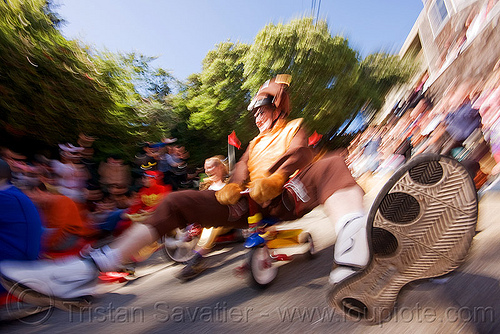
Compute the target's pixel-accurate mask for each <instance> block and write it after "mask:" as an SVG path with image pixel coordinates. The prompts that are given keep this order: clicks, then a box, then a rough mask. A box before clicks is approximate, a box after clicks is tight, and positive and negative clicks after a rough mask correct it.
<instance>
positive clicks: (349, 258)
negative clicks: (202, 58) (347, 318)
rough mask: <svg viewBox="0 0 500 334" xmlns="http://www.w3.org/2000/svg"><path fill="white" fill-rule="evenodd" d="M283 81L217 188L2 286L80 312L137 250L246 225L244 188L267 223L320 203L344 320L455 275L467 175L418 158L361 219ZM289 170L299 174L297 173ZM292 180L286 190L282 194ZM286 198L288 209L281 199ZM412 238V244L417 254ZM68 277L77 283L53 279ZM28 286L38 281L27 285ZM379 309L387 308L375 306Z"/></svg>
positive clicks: (267, 96) (469, 205) (21, 267)
mask: <svg viewBox="0 0 500 334" xmlns="http://www.w3.org/2000/svg"><path fill="white" fill-rule="evenodd" d="M289 83H290V77H289V76H287V75H278V76H277V77H276V78H273V79H271V80H268V81H266V82H265V83H264V84H263V85H262V86H261V87H260V89H259V91H258V92H257V94H256V95H255V97H254V98H253V99H252V101H251V103H250V105H249V107H248V109H249V111H250V112H251V114H252V115H253V117H254V118H255V124H256V125H257V127H258V129H259V132H260V133H259V135H257V137H255V138H254V139H253V140H252V141H251V142H250V143H249V145H248V148H247V150H246V152H245V153H244V154H243V156H242V158H241V159H240V161H239V162H238V163H237V164H236V165H235V168H234V170H233V174H232V175H231V178H230V180H229V183H228V184H227V185H226V186H225V187H224V188H222V189H221V190H219V191H195V190H185V191H179V192H174V193H172V194H170V195H169V196H167V197H166V198H165V199H164V200H163V201H162V202H161V203H160V204H159V205H158V207H157V209H156V211H155V212H154V214H152V215H151V216H150V217H148V219H147V220H145V221H144V222H143V223H141V224H135V225H134V226H132V227H130V228H129V230H127V231H126V232H125V233H124V235H123V237H122V238H120V239H118V240H116V241H115V242H113V243H111V244H110V245H109V246H105V247H103V248H101V249H97V250H95V251H93V252H91V253H90V254H89V255H88V257H86V258H74V259H72V260H71V261H66V262H64V263H60V262H52V261H37V262H35V263H29V264H28V263H23V262H4V263H1V264H0V272H1V273H2V284H4V285H5V286H6V287H7V288H8V289H11V291H12V292H13V293H17V294H18V295H20V296H23V297H24V296H26V294H25V293H23V291H29V292H34V293H37V300H38V301H39V304H43V302H44V299H43V297H44V296H48V297H47V299H49V300H55V301H56V306H58V307H60V308H67V307H68V305H70V302H71V301H74V304H76V305H78V304H77V303H78V301H81V300H82V299H85V297H86V296H88V295H93V294H94V293H95V288H96V278H97V275H98V273H99V271H115V270H117V269H118V268H119V267H120V266H121V265H122V263H124V262H126V261H128V260H129V259H130V257H132V256H133V254H134V253H135V252H137V251H138V250H140V249H141V248H142V247H144V246H145V245H148V244H151V243H152V242H154V241H155V240H158V238H159V237H160V236H163V235H166V234H168V233H170V232H171V231H173V230H174V229H176V228H182V227H185V226H187V225H189V224H191V223H192V222H197V223H198V224H200V225H201V226H203V227H211V226H232V227H236V228H246V227H248V222H247V218H248V216H249V212H248V202H247V200H246V199H245V198H244V197H242V194H241V191H243V190H244V189H246V188H248V189H250V190H249V196H250V198H251V199H252V200H253V201H255V202H256V203H258V204H259V205H260V206H261V212H262V214H263V216H264V217H274V218H276V219H279V220H294V219H297V218H300V217H302V216H303V215H305V214H306V213H308V212H310V211H311V210H312V209H313V208H315V207H316V206H318V205H319V204H323V206H324V208H325V210H326V213H327V214H328V217H329V219H330V220H331V221H332V223H333V224H334V225H335V232H334V231H332V232H331V233H336V235H337V241H336V243H335V246H334V257H333V259H334V263H333V270H332V271H331V273H330V278H329V281H330V284H331V285H332V287H331V292H330V294H329V298H330V302H331V304H332V306H334V307H336V308H338V309H340V310H341V311H343V312H345V313H346V314H350V315H353V314H354V316H357V317H358V318H359V317H361V318H363V319H366V320H368V321H372V322H378V321H383V320H384V319H382V318H381V315H380V314H379V313H377V312H378V310H383V309H384V307H385V309H387V308H390V307H391V306H393V303H394V302H395V300H396V297H397V294H398V291H399V289H400V288H401V287H402V286H403V285H404V284H406V283H407V282H409V281H411V280H413V279H418V278H424V277H430V276H432V275H434V276H437V275H442V274H444V273H446V272H448V271H450V270H452V269H454V268H456V267H457V266H458V265H459V264H460V262H461V260H462V259H463V258H464V256H465V253H466V252H467V249H468V245H469V244H470V241H471V239H472V236H473V230H474V224H475V221H476V216H477V200H476V196H475V189H474V185H473V183H472V180H471V179H470V177H469V176H468V174H467V172H466V171H465V169H464V168H463V167H462V166H461V165H460V164H458V163H457V162H456V161H454V160H451V159H448V158H444V157H440V156H427V157H425V156H424V157H422V158H421V159H420V160H418V161H416V162H414V163H410V164H408V166H407V167H404V168H403V169H402V170H400V171H398V172H397V173H396V175H395V176H394V177H393V178H391V180H390V181H389V183H388V184H387V185H386V186H385V187H384V188H383V190H382V192H381V194H380V195H379V198H378V200H377V201H376V203H375V204H374V206H372V208H371V210H370V213H369V214H368V215H367V214H366V213H365V211H364V208H363V194H364V193H363V190H362V189H361V188H360V187H359V186H358V184H357V183H356V181H355V180H354V178H353V177H352V175H351V173H350V171H349V169H348V168H347V166H346V165H345V162H344V159H343V158H342V157H341V156H338V155H325V156H324V157H323V158H321V159H319V160H318V161H316V162H314V163H313V162H312V161H313V154H312V152H311V150H310V148H309V147H308V145H307V134H306V131H305V130H304V128H303V122H302V119H294V120H290V121H288V120H287V119H286V118H287V116H288V115H289V113H290V103H289V94H288V86H289ZM296 171H300V172H299V173H298V174H296V175H294V173H296ZM292 175H294V184H293V187H292V188H293V189H291V191H290V195H286V196H282V192H283V186H284V185H285V183H286V182H287V181H288V180H289V179H290V177H291V176H292ZM290 196H292V197H293V198H294V201H293V202H294V205H293V206H290V205H289V204H290V203H286V200H284V199H290ZM444 197H445V199H443V198H444ZM428 209H429V210H428ZM428 212H429V213H428ZM471 231H472V232H471ZM412 240H418V243H417V244H416V245H418V247H415V243H412ZM443 259H445V260H443ZM408 266H409V268H407V267H408ZM414 266H416V267H414ZM68 272H71V277H72V278H74V279H68V277H64V279H57V277H58V275H61V276H62V275H67V273H68ZM377 274H378V275H379V276H378V277H376V275H377ZM54 277H55V279H54ZM375 277H376V278H375ZM379 277H383V278H384V279H383V281H380V280H379ZM31 278H32V279H34V280H35V281H36V282H38V283H37V284H32V280H31ZM51 278H52V279H51ZM363 279H372V280H378V281H376V282H377V284H376V288H377V289H378V291H376V292H373V291H371V292H370V291H368V292H366V293H363V292H362V290H363V289H361V288H358V289H350V288H349V287H350V285H351V284H355V285H359V286H373V284H371V283H368V284H367V283H366V282H362V281H360V280H363ZM40 282H43V284H41V283H40ZM14 287H15V288H14ZM23 288H27V289H23ZM51 298H52V299H51ZM379 301H383V302H384V303H386V304H383V305H379V304H376V302H379ZM380 306H382V307H380Z"/></svg>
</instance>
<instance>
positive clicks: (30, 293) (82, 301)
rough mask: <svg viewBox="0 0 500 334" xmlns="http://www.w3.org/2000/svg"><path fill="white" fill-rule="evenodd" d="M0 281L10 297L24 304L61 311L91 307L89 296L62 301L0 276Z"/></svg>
mask: <svg viewBox="0 0 500 334" xmlns="http://www.w3.org/2000/svg"><path fill="white" fill-rule="evenodd" d="M0 281H1V282H2V285H3V286H4V287H5V288H6V289H7V291H9V293H10V294H11V295H13V296H14V297H16V298H18V299H19V300H22V301H23V302H25V303H28V304H31V305H34V306H39V307H42V308H43V307H57V308H58V309H61V310H63V311H70V312H74V311H80V310H84V309H86V308H88V307H90V305H91V299H92V297H91V296H84V297H79V298H72V299H63V298H58V297H53V296H47V295H45V294H42V293H39V292H36V291H34V290H33V289H31V288H29V287H27V286H25V285H23V284H21V283H18V282H15V281H13V280H10V279H9V278H7V277H5V276H3V275H1V276H0Z"/></svg>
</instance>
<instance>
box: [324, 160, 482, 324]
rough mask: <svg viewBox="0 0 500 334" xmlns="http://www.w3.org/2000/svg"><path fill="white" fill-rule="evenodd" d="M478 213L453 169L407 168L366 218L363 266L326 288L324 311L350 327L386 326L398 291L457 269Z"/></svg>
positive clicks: (451, 165)
mask: <svg viewBox="0 0 500 334" xmlns="http://www.w3.org/2000/svg"><path fill="white" fill-rule="evenodd" d="M477 211H478V200H477V193H476V189H475V186H474V182H473V180H472V178H471V177H470V175H469V174H468V172H467V170H466V169H465V167H464V166H462V165H461V164H460V163H459V162H457V161H456V160H454V159H451V158H448V157H444V156H439V155H435V154H425V155H420V156H417V157H415V158H414V159H412V160H410V161H409V162H408V163H407V164H406V165H404V166H403V167H402V168H401V169H400V170H398V171H397V172H396V173H395V174H394V175H393V176H392V177H391V178H390V179H389V181H388V182H387V183H386V184H385V185H384V187H383V188H382V190H381V191H380V193H379V195H378V196H377V198H376V199H375V201H374V203H373V205H372V207H371V209H370V212H369V214H368V229H369V231H370V230H371V233H369V242H370V249H371V260H370V263H369V264H368V266H367V267H366V268H365V269H364V270H362V271H360V272H359V273H358V274H356V275H354V276H352V277H350V278H348V279H346V280H345V281H342V282H340V283H338V284H336V285H335V286H333V287H332V288H331V290H330V292H329V294H328V299H329V302H330V305H331V306H332V307H334V308H336V309H338V310H340V311H341V312H342V313H344V314H345V315H346V316H347V317H348V318H352V319H356V320H359V319H362V320H365V321H367V322H371V323H374V324H376V323H380V322H383V321H386V320H388V319H390V317H391V315H392V312H393V310H394V305H395V303H396V299H397V296H398V293H399V291H400V290H401V288H402V287H403V286H404V285H405V284H407V283H409V282H412V281H415V280H419V279H424V278H430V277H436V276H441V275H444V274H446V273H449V272H451V271H452V270H454V269H456V268H457V267H458V266H459V265H460V264H461V263H462V262H463V261H464V259H465V257H466V255H467V252H468V250H469V247H470V245H471V242H472V238H473V237H474V234H475V227H476V223H477Z"/></svg>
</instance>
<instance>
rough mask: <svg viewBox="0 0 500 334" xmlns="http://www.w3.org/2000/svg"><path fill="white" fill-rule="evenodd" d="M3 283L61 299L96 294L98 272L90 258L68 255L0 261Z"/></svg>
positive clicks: (7, 287)
mask: <svg viewBox="0 0 500 334" xmlns="http://www.w3.org/2000/svg"><path fill="white" fill-rule="evenodd" d="M0 273H1V275H2V285H4V286H5V287H6V289H7V290H9V289H13V288H14V287H15V288H19V287H21V288H23V289H25V290H28V291H35V292H38V293H40V294H43V295H46V296H50V297H57V298H61V299H72V298H78V297H84V296H91V295H94V294H95V293H96V287H97V278H98V274H99V271H98V269H97V267H96V266H95V264H94V263H93V262H92V261H91V260H89V259H81V258H79V257H68V258H64V259H59V260H56V261H52V260H40V261H2V262H0Z"/></svg>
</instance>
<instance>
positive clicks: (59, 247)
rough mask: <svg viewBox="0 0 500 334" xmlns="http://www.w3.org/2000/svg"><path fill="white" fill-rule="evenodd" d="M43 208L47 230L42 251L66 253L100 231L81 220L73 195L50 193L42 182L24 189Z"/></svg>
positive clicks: (41, 209) (42, 214)
mask: <svg viewBox="0 0 500 334" xmlns="http://www.w3.org/2000/svg"><path fill="white" fill-rule="evenodd" d="M25 192H26V194H27V195H28V197H29V198H30V199H31V200H32V201H33V202H34V203H35V205H36V206H37V207H38V209H39V211H40V215H41V217H42V223H43V225H44V227H45V228H44V232H43V235H42V250H43V251H45V252H66V251H69V250H72V249H74V248H76V247H78V246H79V245H82V244H83V241H84V240H85V239H87V238H91V237H92V236H94V235H96V233H97V231H96V230H94V229H92V228H91V227H89V226H88V225H87V224H86V222H85V220H84V219H82V216H81V211H80V209H79V207H78V206H77V204H76V203H75V202H73V200H71V198H69V197H67V196H64V195H55V194H51V193H49V192H48V191H46V189H44V186H43V184H42V185H41V186H39V187H36V188H33V189H32V190H27V191H25Z"/></svg>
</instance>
